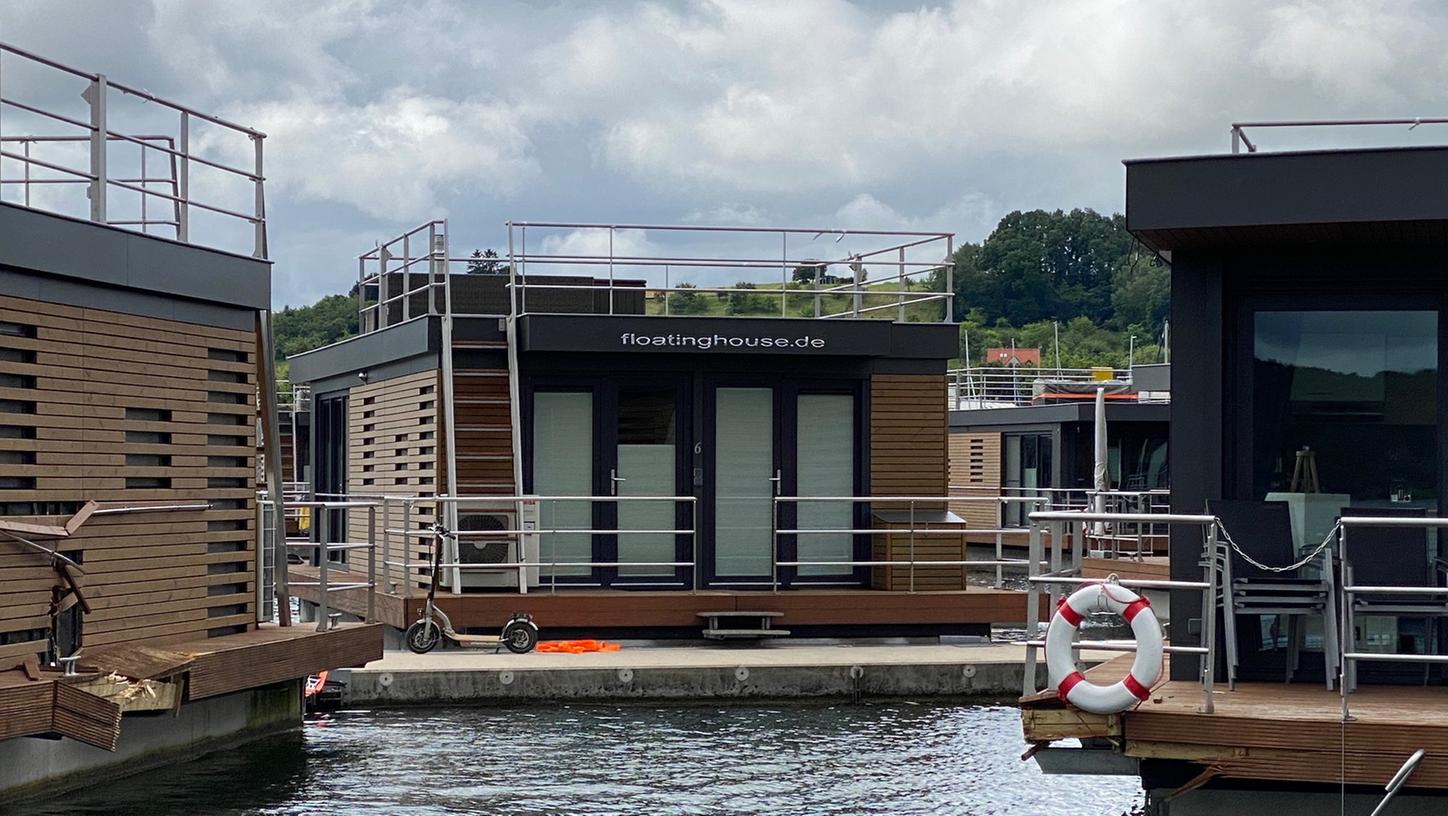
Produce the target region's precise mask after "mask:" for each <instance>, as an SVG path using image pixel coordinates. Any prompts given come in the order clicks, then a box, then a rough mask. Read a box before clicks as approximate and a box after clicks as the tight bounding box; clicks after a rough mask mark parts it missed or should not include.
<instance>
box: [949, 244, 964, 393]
mask: <svg viewBox="0 0 1448 816" xmlns="http://www.w3.org/2000/svg"><path fill="white" fill-rule="evenodd" d="M945 322H946V323H954V322H955V236H954V235H947V236H945ZM969 363H970V361H969V360H967V361H966V364H967V365H969ZM956 398H957V399H959V396H957V397H956Z"/></svg>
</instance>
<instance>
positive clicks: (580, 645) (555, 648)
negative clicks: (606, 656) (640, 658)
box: [537, 640, 618, 654]
mask: <svg viewBox="0 0 1448 816" xmlns="http://www.w3.org/2000/svg"><path fill="white" fill-rule="evenodd" d="M537 651H540V652H554V653H560V654H583V653H585V652H616V651H618V644H617V643H608V642H607V641H602V640H550V641H546V642H544V643H540V644H538V648H537Z"/></svg>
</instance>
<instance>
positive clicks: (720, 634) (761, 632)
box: [703, 629, 789, 640]
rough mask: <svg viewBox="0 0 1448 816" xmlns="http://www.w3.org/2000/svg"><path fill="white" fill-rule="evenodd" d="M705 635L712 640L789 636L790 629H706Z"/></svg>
mask: <svg viewBox="0 0 1448 816" xmlns="http://www.w3.org/2000/svg"><path fill="white" fill-rule="evenodd" d="M703 633H704V637H706V638H709V639H710V640H724V639H725V638H771V637H789V630H788V629H705V630H703Z"/></svg>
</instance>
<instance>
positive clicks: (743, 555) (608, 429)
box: [290, 222, 1024, 637]
mask: <svg viewBox="0 0 1448 816" xmlns="http://www.w3.org/2000/svg"><path fill="white" fill-rule="evenodd" d="M453 229H454V231H456V227H455V226H454V228H453ZM450 243H451V237H450V235H449V232H448V225H447V224H446V223H444V222H433V223H429V224H426V225H424V226H422V227H419V228H418V229H416V230H414V231H412V232H409V233H408V234H407V235H404V236H401V237H399V238H397V239H395V240H393V241H390V242H387V243H385V244H383V245H382V246H380V247H378V248H377V249H375V250H372V251H370V252H368V253H366V254H365V255H363V256H362V257H361V258H360V259H359V272H358V287H357V292H358V298H359V309H360V313H361V314H360V318H361V320H360V323H361V326H362V332H361V334H360V335H359V336H357V337H353V338H350V339H347V340H345V341H342V342H339V343H336V344H334V345H331V346H328V347H325V348H322V349H318V350H316V351H312V352H309V353H306V354H300V355H296V356H294V357H292V358H291V360H290V372H291V377H292V380H293V381H294V382H297V383H301V384H304V385H306V386H307V387H309V389H310V393H311V395H312V426H311V432H312V437H311V438H312V454H311V461H312V463H313V467H312V474H313V488H314V490H315V491H316V493H317V495H318V496H319V497H324V496H339V497H340V496H345V497H348V498H350V499H356V500H363V499H367V500H371V501H375V502H377V503H379V505H380V508H381V509H380V510H375V511H370V513H369V517H368V518H364V517H363V515H362V514H361V513H358V512H356V511H351V512H350V513H349V512H346V511H337V512H333V513H329V514H328V516H327V518H325V519H318V521H320V522H325V524H324V525H323V524H318V525H317V526H318V528H319V529H317V530H315V531H314V532H313V535H314V536H317V537H324V538H333V539H344V538H347V539H360V538H363V537H365V535H366V527H367V525H369V524H370V525H372V526H373V528H375V530H376V531H377V532H376V535H377V537H378V538H379V539H380V540H381V541H382V544H381V549H380V550H379V552H380V553H381V555H380V556H379V557H380V558H381V563H379V564H376V565H373V564H369V563H365V562H361V561H359V560H356V559H354V560H353V561H351V562H349V563H348V564H346V565H345V567H344V568H345V569H346V570H349V571H351V572H352V573H354V574H360V573H366V572H370V571H371V570H373V569H376V571H377V574H379V575H382V576H384V581H385V586H384V587H382V589H384V590H385V593H386V598H385V601H384V602H382V604H381V608H382V609H383V614H384V615H387V616H390V617H389V618H388V620H389V622H390V623H391V624H392V625H393V626H394V627H397V628H401V627H405V626H406V625H407V624H408V623H410V622H411V620H412V619H414V618H415V617H416V615H417V608H418V607H419V606H420V602H421V595H422V592H423V590H424V588H425V587H426V585H427V583H428V581H429V580H430V577H431V573H432V570H431V560H430V553H432V548H433V547H435V546H438V544H439V541H441V545H442V546H443V547H445V548H446V553H445V558H444V562H445V564H446V566H444V567H443V574H442V575H441V576H440V577H441V579H442V581H443V583H444V586H445V587H446V591H445V592H444V594H443V595H442V596H441V597H440V601H439V602H440V603H441V604H442V605H443V607H444V609H445V611H446V612H447V614H448V615H449V616H450V617H451V619H452V620H453V621H454V623H455V624H457V625H459V626H464V627H468V628H473V629H477V630H480V631H493V630H494V629H496V627H497V626H499V625H501V624H502V623H503V622H504V621H505V620H506V619H507V615H508V614H509V613H510V612H512V611H514V610H526V611H528V612H529V613H531V614H532V615H533V616H534V617H535V619H536V620H537V622H538V624H539V626H540V627H542V628H543V629H544V631H545V633H548V634H549V635H556V634H559V633H567V632H589V633H598V632H601V631H608V632H615V633H619V632H629V633H641V634H651V635H667V634H680V635H689V636H693V637H698V636H699V634H700V633H701V631H702V630H703V629H704V628H705V626H706V624H709V623H710V622H713V623H719V621H720V620H723V619H726V618H735V619H736V620H735V621H734V623H733V624H730V625H726V626H722V627H720V628H723V629H725V630H729V631H732V632H736V633H738V634H741V635H745V636H751V637H754V636H760V635H759V633H760V631H761V630H763V629H765V628H766V627H765V626H764V624H766V623H767V624H768V627H767V628H768V629H769V631H766V632H764V636H778V635H782V634H784V633H786V632H788V633H792V634H795V635H799V634H807V633H816V634H818V633H861V634H863V633H892V634H903V633H909V632H916V633H932V632H934V633H975V634H982V633H985V632H988V630H989V626H990V624H991V623H993V622H1006V621H1020V620H1023V619H1024V607H1023V603H1024V594H1023V593H1020V592H1011V591H1006V590H998V589H995V588H993V587H990V586H968V584H969V583H970V581H969V571H968V570H969V568H967V567H966V565H965V564H964V561H965V549H964V532H965V530H966V525H965V522H964V520H963V519H961V518H960V517H958V516H957V515H956V514H953V513H951V512H950V509H949V508H948V507H947V504H948V502H949V500H950V492H949V477H948V462H947V422H948V412H947V408H948V405H947V377H946V363H947V361H948V360H950V359H951V358H953V357H955V356H956V355H957V354H958V353H959V351H958V340H957V326H956V324H955V322H954V320H953V315H952V314H951V296H950V295H949V294H948V293H949V292H950V291H951V286H950V275H951V269H950V263H949V259H950V253H951V243H952V238H951V236H950V235H949V234H945V233H898V232H888V231H869V230H848V231H845V230H814V229H808V230H806V229H768V228H733V227H730V228H710V227H687V226H685V227H681V226H648V225H608V224H571V223H556V222H555V223H540V222H530V223H524V222H513V223H510V224H508V225H507V246H508V249H507V251H506V252H503V253H498V254H497V255H496V256H482V255H481V253H475V254H474V256H473V257H471V258H470V257H468V256H467V254H466V253H465V252H464V251H455V250H453V249H451V248H450ZM625 246H628V247H630V248H629V249H625V248H624V247H625ZM826 248H829V249H830V252H831V253H833V254H832V255H829V256H828V257H824V258H823V259H822V256H824V255H825V254H826V253H825V249H826ZM384 517H385V518H384ZM435 523H436V524H442V525H443V526H444V527H445V528H446V530H447V535H445V536H444V537H443V538H442V539H436V538H435V537H434V528H433V525H434V524H435ZM987 566H989V565H987ZM303 569H304V570H305V569H306V568H303ZM298 594H299V595H301V596H302V597H304V598H308V596H307V595H306V594H305V591H301V592H299V593H298ZM308 600H309V601H311V602H315V600H316V599H315V598H308ZM359 603H360V601H358V600H352V601H349V602H346V605H345V606H344V607H343V610H344V611H346V612H356V611H358V606H357V605H358V604H359ZM711 634H717V633H711Z"/></svg>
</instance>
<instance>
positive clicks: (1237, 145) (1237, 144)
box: [1232, 125, 1242, 153]
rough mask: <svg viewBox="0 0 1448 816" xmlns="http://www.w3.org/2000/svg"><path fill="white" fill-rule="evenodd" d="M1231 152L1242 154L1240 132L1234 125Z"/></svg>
mask: <svg viewBox="0 0 1448 816" xmlns="http://www.w3.org/2000/svg"><path fill="white" fill-rule="evenodd" d="M1232 152H1233V153H1240V152H1242V130H1241V128H1239V127H1237V126H1236V125H1233V126H1232Z"/></svg>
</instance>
